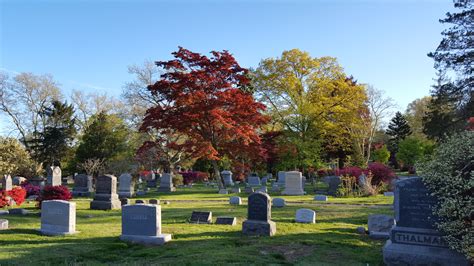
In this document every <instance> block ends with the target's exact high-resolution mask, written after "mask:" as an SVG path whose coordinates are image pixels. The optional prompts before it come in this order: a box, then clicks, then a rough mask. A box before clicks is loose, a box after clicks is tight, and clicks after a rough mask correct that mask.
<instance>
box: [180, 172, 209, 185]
mask: <svg viewBox="0 0 474 266" xmlns="http://www.w3.org/2000/svg"><path fill="white" fill-rule="evenodd" d="M180 174H181V175H182V176H183V183H184V184H185V185H189V184H192V183H194V182H202V181H206V180H208V179H209V174H208V173H205V172H199V171H194V172H193V171H188V172H180Z"/></svg>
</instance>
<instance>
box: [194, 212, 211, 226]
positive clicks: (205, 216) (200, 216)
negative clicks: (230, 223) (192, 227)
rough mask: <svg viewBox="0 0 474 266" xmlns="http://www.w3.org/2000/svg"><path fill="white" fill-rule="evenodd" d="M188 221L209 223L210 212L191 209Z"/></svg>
mask: <svg viewBox="0 0 474 266" xmlns="http://www.w3.org/2000/svg"><path fill="white" fill-rule="evenodd" d="M189 222H190V223H193V224H210V223H212V212H201V211H193V213H192V214H191V220H190V221H189Z"/></svg>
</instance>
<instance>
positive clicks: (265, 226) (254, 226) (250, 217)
mask: <svg viewBox="0 0 474 266" xmlns="http://www.w3.org/2000/svg"><path fill="white" fill-rule="evenodd" d="M271 218H272V207H271V198H270V196H268V194H265V193H262V192H255V193H253V194H252V195H250V196H249V199H248V213H247V220H246V221H244V223H243V224H242V233H243V234H244V235H257V236H272V235H274V234H275V233H276V224H275V222H273V221H272V220H271Z"/></svg>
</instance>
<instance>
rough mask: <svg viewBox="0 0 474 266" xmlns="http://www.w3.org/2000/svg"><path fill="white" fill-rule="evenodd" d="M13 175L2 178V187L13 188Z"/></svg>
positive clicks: (6, 189)
mask: <svg viewBox="0 0 474 266" xmlns="http://www.w3.org/2000/svg"><path fill="white" fill-rule="evenodd" d="M12 187H13V184H12V177H11V176H10V175H4V176H3V179H2V189H3V190H5V191H10V190H12Z"/></svg>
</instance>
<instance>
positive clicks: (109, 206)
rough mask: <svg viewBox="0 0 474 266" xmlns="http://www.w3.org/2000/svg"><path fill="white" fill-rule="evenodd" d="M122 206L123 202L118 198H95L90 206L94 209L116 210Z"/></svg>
mask: <svg viewBox="0 0 474 266" xmlns="http://www.w3.org/2000/svg"><path fill="white" fill-rule="evenodd" d="M121 207H122V203H121V202H120V200H118V199H116V200H115V199H114V200H111V201H98V200H93V201H92V202H91V205H90V208H91V209H92V210H115V209H120V208H121Z"/></svg>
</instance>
